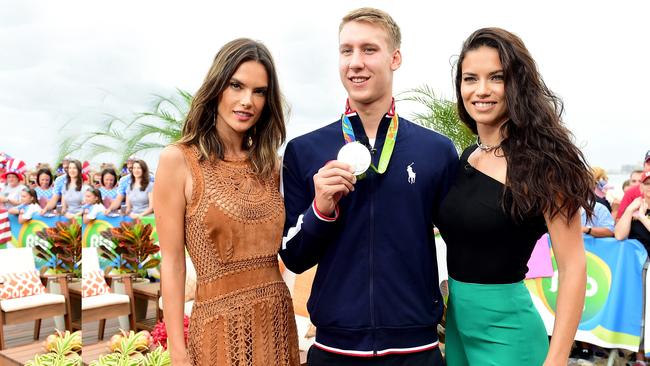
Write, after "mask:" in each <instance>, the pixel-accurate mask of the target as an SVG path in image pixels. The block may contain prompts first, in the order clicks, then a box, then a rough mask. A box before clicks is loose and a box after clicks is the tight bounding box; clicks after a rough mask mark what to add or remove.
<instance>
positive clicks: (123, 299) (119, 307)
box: [81, 248, 135, 340]
mask: <svg viewBox="0 0 650 366" xmlns="http://www.w3.org/2000/svg"><path fill="white" fill-rule="evenodd" d="M81 256H82V267H81V271H82V276H87V275H88V274H90V273H92V272H94V271H97V270H101V267H100V266H99V256H98V254H97V248H83V249H82V251H81ZM106 279H107V280H109V281H121V282H122V283H123V284H124V289H125V292H126V294H116V293H113V292H110V293H107V294H102V295H97V296H91V297H84V298H82V299H81V319H82V320H81V321H82V323H86V322H91V321H97V320H99V333H98V335H97V338H98V339H99V340H102V339H104V329H105V327H106V319H110V318H116V317H118V316H122V315H128V317H129V325H130V327H131V329H135V315H134V314H135V305H134V300H133V286H132V282H131V279H132V275H122V276H107V277H106Z"/></svg>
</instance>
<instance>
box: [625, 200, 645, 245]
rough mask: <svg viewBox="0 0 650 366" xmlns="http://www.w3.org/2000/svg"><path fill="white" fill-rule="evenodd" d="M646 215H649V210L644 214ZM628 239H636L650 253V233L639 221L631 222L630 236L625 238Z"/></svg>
mask: <svg viewBox="0 0 650 366" xmlns="http://www.w3.org/2000/svg"><path fill="white" fill-rule="evenodd" d="M645 214H646V215H648V214H650V209H649V210H647V211H646V212H645ZM627 238H628V239H636V240H638V241H640V242H641V244H643V246H644V247H645V249H646V250H647V251H648V252H649V253H650V231H648V229H647V228H646V227H645V226H643V223H641V221H639V220H632V223H631V224H630V234H629V235H628V236H627Z"/></svg>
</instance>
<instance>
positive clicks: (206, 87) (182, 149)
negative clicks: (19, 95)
mask: <svg viewBox="0 0 650 366" xmlns="http://www.w3.org/2000/svg"><path fill="white" fill-rule="evenodd" d="M285 135H286V132H285V126H284V117H283V111H282V97H281V95H280V90H279V87H278V80H277V75H276V72H275V66H274V64H273V60H272V58H271V55H270V53H269V51H268V50H267V48H266V47H265V46H264V45H262V44H261V43H258V42H255V41H252V40H249V39H237V40H234V41H232V42H230V43H228V44H226V45H225V46H223V48H222V49H221V50H220V51H219V53H217V55H216V57H215V59H214V62H213V64H212V67H211V68H210V70H209V71H208V75H207V76H206V78H205V81H204V82H203V85H202V86H201V88H200V89H199V90H198V91H197V93H196V95H195V97H194V100H193V101H192V106H191V108H190V111H189V113H188V116H187V120H186V123H185V126H184V128H183V136H182V138H181V140H180V141H179V142H178V143H177V144H174V145H171V146H168V147H167V148H165V150H164V151H163V152H162V154H161V155H160V162H159V165H158V171H157V176H156V189H155V190H154V197H155V198H154V201H155V202H156V211H155V214H156V226H157V230H158V237H159V239H160V245H161V249H162V256H163V264H162V271H161V272H162V292H163V301H164V306H163V307H164V309H165V310H164V312H165V323H166V324H167V333H168V340H169V349H170V351H171V356H172V364H173V365H174V366H177V365H190V364H192V365H206V366H207V365H264V366H266V365H292V366H293V365H298V364H299V354H298V339H297V336H296V327H295V320H294V315H293V308H292V304H291V297H290V294H289V290H288V289H287V286H286V285H285V283H284V282H283V281H282V277H281V276H280V272H279V269H278V261H277V251H278V249H279V247H280V245H281V241H282V227H283V224H284V205H283V202H282V198H281V196H280V193H279V189H278V185H279V178H278V177H279V175H278V173H279V161H278V157H277V149H278V148H279V146H280V145H281V144H282V142H283V141H284V139H285ZM185 247H187V250H188V252H189V254H190V257H191V259H192V261H193V263H194V265H195V267H196V272H197V289H196V297H195V302H194V306H193V309H192V316H191V318H190V329H189V341H188V345H187V347H186V345H185V342H184V340H183V301H184V279H185V259H184V257H185Z"/></svg>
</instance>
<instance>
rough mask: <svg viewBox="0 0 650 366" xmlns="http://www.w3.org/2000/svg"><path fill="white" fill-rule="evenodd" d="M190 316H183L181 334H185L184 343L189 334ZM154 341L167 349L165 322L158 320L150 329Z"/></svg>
mask: <svg viewBox="0 0 650 366" xmlns="http://www.w3.org/2000/svg"><path fill="white" fill-rule="evenodd" d="M189 327H190V318H189V317H188V316H187V315H185V316H184V317H183V335H184V336H185V344H187V338H188V336H189ZM151 336H152V337H153V341H154V343H158V344H160V345H161V346H162V347H163V348H164V349H167V328H166V326H165V322H158V323H157V324H156V326H155V327H154V328H153V330H152V331H151Z"/></svg>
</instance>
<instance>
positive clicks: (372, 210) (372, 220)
mask: <svg viewBox="0 0 650 366" xmlns="http://www.w3.org/2000/svg"><path fill="white" fill-rule="evenodd" d="M371 154H372V155H373V158H374V155H375V149H372V150H371ZM372 160H374V159H372ZM369 175H370V177H369V178H370V179H369V180H370V225H368V226H369V227H370V249H369V254H370V265H369V267H370V325H371V328H372V352H373V355H374V356H377V344H376V335H375V332H376V330H375V326H376V324H375V301H374V273H375V271H374V261H373V257H374V256H373V251H374V244H375V243H374V239H375V235H374V232H375V174H374V173H373V172H371V173H370V174H369Z"/></svg>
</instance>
